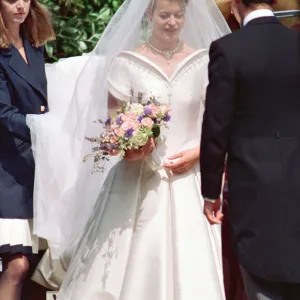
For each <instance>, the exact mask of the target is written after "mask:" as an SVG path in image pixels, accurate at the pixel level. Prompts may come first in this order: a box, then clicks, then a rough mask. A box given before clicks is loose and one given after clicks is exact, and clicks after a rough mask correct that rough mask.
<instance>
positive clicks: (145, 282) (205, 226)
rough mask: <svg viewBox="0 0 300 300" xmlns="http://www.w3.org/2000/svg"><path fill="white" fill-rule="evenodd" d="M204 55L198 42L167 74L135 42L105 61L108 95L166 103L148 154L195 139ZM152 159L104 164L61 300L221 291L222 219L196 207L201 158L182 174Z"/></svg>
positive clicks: (189, 299)
mask: <svg viewBox="0 0 300 300" xmlns="http://www.w3.org/2000/svg"><path fill="white" fill-rule="evenodd" d="M207 64H208V53H207V51H206V50H199V51H196V52H194V53H193V54H191V55H189V56H188V57H187V58H186V59H184V60H183V61H182V62H181V63H180V64H179V65H178V66H177V68H176V70H175V71H174V73H173V75H172V76H171V77H170V78H168V77H167V75H166V74H165V73H164V72H163V71H162V70H161V69H160V68H159V67H158V66H156V65H155V64H154V63H153V62H151V61H150V60H148V59H147V58H145V57H144V56H142V55H141V54H138V53H136V52H133V51H124V52H121V54H120V55H119V56H118V57H117V58H116V59H115V60H114V61H113V63H112V65H111V68H110V71H109V75H108V83H109V92H110V93H111V94H112V95H113V96H114V97H115V98H117V99H119V100H121V101H128V100H130V99H136V96H137V95H138V94H139V93H142V94H143V97H144V98H145V99H147V97H148V98H149V96H151V95H153V96H155V97H156V98H157V99H158V100H159V101H160V102H161V103H166V104H169V105H170V106H171V107H172V112H171V117H172V120H171V121H170V123H169V129H164V130H163V131H162V136H163V141H161V142H160V143H159V144H158V146H157V149H156V152H155V153H156V156H157V155H158V156H159V157H161V158H162V159H164V158H167V157H168V156H170V155H172V154H176V153H178V152H180V151H182V150H185V149H190V148H193V147H197V146H198V145H199V141H200V134H201V133H200V131H201V123H202V116H203V111H204V99H205V90H206V85H207V82H208V79H207ZM153 165H155V163H153V161H152V158H151V157H150V158H149V159H147V161H137V162H127V161H121V162H119V163H118V164H117V165H116V166H115V167H114V168H113V169H112V170H111V172H110V173H109V175H108V178H107V179H106V182H105V184H104V187H103V189H102V192H101V195H100V197H99V199H98V201H97V203H96V206H95V209H94V212H93V215H92V216H91V218H90V220H89V222H88V224H87V226H86V229H85V231H84V234H83V236H82V237H81V240H80V242H79V246H78V249H77V251H76V252H75V257H74V258H73V260H72V262H71V265H70V267H69V270H68V273H67V275H66V277H65V280H64V282H63V285H62V288H61V291H60V294H59V296H58V299H59V300H67V299H68V300H82V299H84V300H108V299H109V300H112V299H113V300H199V299H203V300H224V299H225V296H224V291H223V278H222V260H221V237H220V227H218V226H213V227H212V226H210V225H209V223H208V222H207V220H206V218H205V216H204V214H203V199H202V197H201V194H200V173H199V165H197V166H196V167H195V168H193V169H192V170H190V171H188V172H187V173H185V174H184V175H172V174H170V173H169V172H168V171H166V170H165V169H164V168H163V167H162V166H161V167H159V168H158V169H155V168H153V167H151V166H153ZM82 201H85V200H84V199H83V200H82Z"/></svg>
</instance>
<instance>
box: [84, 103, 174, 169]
mask: <svg viewBox="0 0 300 300" xmlns="http://www.w3.org/2000/svg"><path fill="white" fill-rule="evenodd" d="M170 111H171V109H170V107H169V106H168V105H165V104H160V103H159V102H158V101H157V100H156V99H155V98H154V97H150V99H149V100H148V101H147V102H146V103H143V102H142V98H141V97H139V99H138V101H137V102H126V103H124V104H123V105H122V106H121V108H120V109H118V110H116V111H115V112H114V113H113V114H112V115H111V116H110V117H109V118H108V119H107V120H106V121H105V122H103V121H101V120H98V122H99V123H100V124H102V126H103V127H104V132H103V133H102V134H101V135H100V137H95V138H86V139H87V140H89V141H90V142H91V143H96V144H97V146H96V147H94V148H93V149H92V153H91V154H89V155H86V156H85V158H84V161H85V162H86V161H87V160H88V159H89V158H90V157H93V159H94V168H95V169H96V171H102V172H103V171H104V167H103V163H104V162H105V161H108V160H109V156H111V155H114V156H115V155H119V156H120V158H121V159H122V158H123V157H124V155H125V153H126V150H130V149H139V148H140V147H143V146H144V145H145V144H146V143H147V142H148V139H149V138H151V137H153V138H157V137H159V136H160V128H161V127H167V122H169V121H170V119H171V116H170V114H169V112H170Z"/></svg>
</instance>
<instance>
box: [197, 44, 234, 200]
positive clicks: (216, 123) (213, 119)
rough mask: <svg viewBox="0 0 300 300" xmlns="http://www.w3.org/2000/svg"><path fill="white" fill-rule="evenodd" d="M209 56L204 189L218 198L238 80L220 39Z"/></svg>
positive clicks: (202, 160) (203, 143)
mask: <svg viewBox="0 0 300 300" xmlns="http://www.w3.org/2000/svg"><path fill="white" fill-rule="evenodd" d="M209 57H210V62H209V66H208V77H209V84H208V87H207V92H206V102H205V112H204V117H203V124H202V136H201V148H200V169H201V181H202V185H201V189H202V195H203V197H205V198H209V199H217V198H218V197H219V196H220V194H221V189H222V177H223V172H224V165H225V158H226V154H227V151H228V139H229V128H230V125H231V122H232V119H233V113H234V106H235V98H236V80H235V76H234V70H233V68H232V65H231V64H230V61H229V60H228V58H227V57H226V55H225V53H224V51H222V49H221V47H220V46H219V45H218V42H214V43H212V45H211V48H210V52H209Z"/></svg>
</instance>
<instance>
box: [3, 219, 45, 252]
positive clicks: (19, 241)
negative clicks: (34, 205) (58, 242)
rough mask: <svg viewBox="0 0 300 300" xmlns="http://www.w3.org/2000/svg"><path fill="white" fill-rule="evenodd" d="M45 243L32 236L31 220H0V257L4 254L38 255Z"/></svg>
mask: <svg viewBox="0 0 300 300" xmlns="http://www.w3.org/2000/svg"><path fill="white" fill-rule="evenodd" d="M46 247H47V245H45V241H44V240H41V239H39V238H38V237H37V236H36V235H34V234H33V220H32V219H30V220H27V219H0V257H1V256H2V255H5V254H13V253H23V254H25V255H29V254H33V253H38V251H39V250H41V249H46Z"/></svg>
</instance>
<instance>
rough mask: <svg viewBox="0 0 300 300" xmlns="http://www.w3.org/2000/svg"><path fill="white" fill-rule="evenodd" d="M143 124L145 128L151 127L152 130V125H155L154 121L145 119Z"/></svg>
mask: <svg viewBox="0 0 300 300" xmlns="http://www.w3.org/2000/svg"><path fill="white" fill-rule="evenodd" d="M141 123H142V125H143V126H145V127H149V128H151V127H152V125H153V124H154V122H153V121H152V119H151V118H144V119H143V120H142V122H141Z"/></svg>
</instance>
